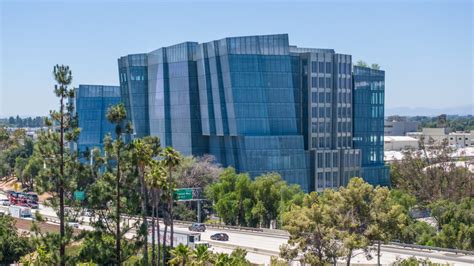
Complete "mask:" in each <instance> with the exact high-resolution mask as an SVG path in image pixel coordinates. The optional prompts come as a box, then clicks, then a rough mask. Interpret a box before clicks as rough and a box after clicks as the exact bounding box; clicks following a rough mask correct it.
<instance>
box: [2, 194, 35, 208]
mask: <svg viewBox="0 0 474 266" xmlns="http://www.w3.org/2000/svg"><path fill="white" fill-rule="evenodd" d="M7 195H8V200H9V201H10V204H11V205H18V206H24V207H30V208H33V209H37V208H38V206H39V205H38V195H36V193H24V192H16V191H13V190H9V191H7Z"/></svg>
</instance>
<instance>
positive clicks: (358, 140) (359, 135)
mask: <svg viewBox="0 0 474 266" xmlns="http://www.w3.org/2000/svg"><path fill="white" fill-rule="evenodd" d="M353 82H354V95H353V102H354V112H353V120H354V147H355V148H356V149H360V150H361V152H362V171H361V172H362V173H361V174H362V177H363V178H364V180H365V181H367V182H368V183H370V184H373V185H382V186H388V185H390V177H389V169H388V167H387V166H385V164H384V157H383V136H384V105H385V99H384V98H385V72H384V71H383V70H377V69H371V68H367V67H358V66H354V73H353Z"/></svg>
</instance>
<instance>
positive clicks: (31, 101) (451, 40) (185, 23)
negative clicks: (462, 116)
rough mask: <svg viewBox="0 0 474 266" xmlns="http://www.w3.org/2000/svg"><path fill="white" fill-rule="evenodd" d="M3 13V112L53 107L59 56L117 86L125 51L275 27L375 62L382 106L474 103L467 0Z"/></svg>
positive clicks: (304, 43) (78, 72) (65, 6)
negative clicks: (381, 73)
mask: <svg viewBox="0 0 474 266" xmlns="http://www.w3.org/2000/svg"><path fill="white" fill-rule="evenodd" d="M0 12H1V13H0V15H1V18H0V23H1V24H0V31H1V32H0V36H1V37H0V50H1V54H0V61H1V62H0V73H1V74H0V86H1V87H0V117H6V116H10V115H17V114H18V115H20V116H29V115H47V114H48V113H49V110H52V109H57V107H58V100H57V99H56V98H55V96H54V94H53V86H54V80H53V77H52V70H53V66H54V65H55V64H65V65H69V66H70V68H71V69H72V72H73V76H74V80H73V85H74V86H77V85H78V84H104V85H118V84H119V81H118V67H117V58H119V57H120V56H123V55H127V54H132V53H142V52H150V51H152V50H155V49H157V48H160V47H163V46H169V45H173V44H176V43H180V42H184V41H197V42H207V41H211V40H216V39H221V38H224V37H230V36H246V35H258V34H274V33H288V34H289V39H290V44H292V45H297V46H300V47H317V48H332V49H335V50H336V52H338V53H345V54H351V55H352V56H353V61H354V62H357V61H358V60H363V61H365V62H367V63H369V64H371V63H377V64H379V65H380V66H381V67H382V69H384V70H385V71H386V72H385V73H386V85H385V90H386V96H385V99H386V108H399V109H400V108H402V109H403V108H456V107H459V106H472V104H473V103H474V92H473V91H474V88H473V84H474V77H473V74H474V68H473V65H474V61H473V35H474V31H473V24H474V22H473V13H474V7H473V1H470V0H466V1H462V0H459V1H457V0H449V1H435V0H432V1H414V0H410V1H405V0H399V1H383V0H378V1H377V0H374V1H364V0H361V1H355V0H354V1H337V0H336V1H311V2H310V1H256V0H254V1H207V2H198V1H193V2H191V1H131V0H130V1H112V0H102V1H101V0H96V1H88V0H85V1H75V0H70V1H66V0H63V1H42V0H35V1H25V0H17V1H12V0H11V1H10V0H0ZM469 108H471V109H470V110H472V107H469ZM411 110H412V109H411ZM471 113H472V114H474V111H473V112H471Z"/></svg>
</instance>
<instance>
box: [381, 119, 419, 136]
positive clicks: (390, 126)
mask: <svg viewBox="0 0 474 266" xmlns="http://www.w3.org/2000/svg"><path fill="white" fill-rule="evenodd" d="M419 125H420V122H416V121H406V120H403V121H387V120H385V121H384V135H385V136H405V135H406V134H407V133H408V132H414V131H417V130H418V126H419Z"/></svg>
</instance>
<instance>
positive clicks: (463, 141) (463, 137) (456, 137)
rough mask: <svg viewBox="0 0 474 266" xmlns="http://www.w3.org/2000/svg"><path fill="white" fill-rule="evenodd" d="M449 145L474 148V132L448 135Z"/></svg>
mask: <svg viewBox="0 0 474 266" xmlns="http://www.w3.org/2000/svg"><path fill="white" fill-rule="evenodd" d="M447 137H448V142H449V145H451V146H454V147H457V148H464V147H470V146H471V147H472V146H474V132H471V133H466V132H451V133H449V134H448V136H447Z"/></svg>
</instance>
